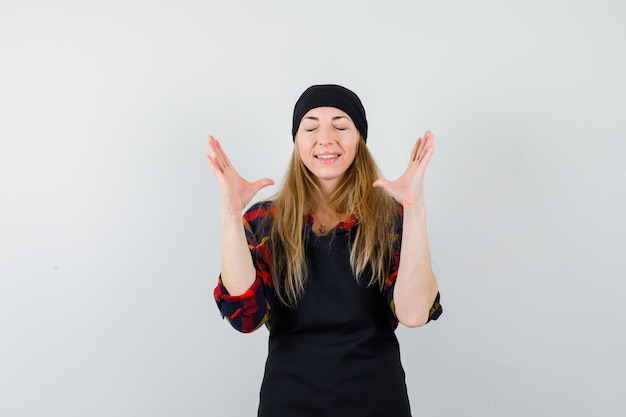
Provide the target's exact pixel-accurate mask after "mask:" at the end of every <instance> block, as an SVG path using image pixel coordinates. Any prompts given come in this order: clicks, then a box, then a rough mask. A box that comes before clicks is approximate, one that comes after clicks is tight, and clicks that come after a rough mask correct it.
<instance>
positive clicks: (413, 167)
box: [373, 130, 435, 209]
mask: <svg viewBox="0 0 626 417" xmlns="http://www.w3.org/2000/svg"><path fill="white" fill-rule="evenodd" d="M434 137H435V136H434V135H433V134H432V133H431V132H430V130H427V131H426V133H425V134H424V137H423V138H419V139H418V140H417V142H415V146H414V147H413V150H412V151H411V159H410V160H409V166H408V167H407V169H406V171H404V173H403V174H402V175H401V176H400V177H399V178H398V179H397V180H395V181H389V180H386V179H384V178H379V179H377V180H376V181H374V184H373V186H374V187H382V188H384V189H385V190H387V192H388V193H389V194H390V195H391V196H392V197H393V198H395V199H396V200H397V201H398V202H399V203H400V204H402V205H403V206H404V207H405V209H406V208H408V207H415V208H421V209H423V208H424V173H425V172H426V167H428V162H430V157H431V155H432V154H433V150H434V148H435V144H434V143H433V139H434Z"/></svg>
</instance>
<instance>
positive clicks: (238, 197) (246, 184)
mask: <svg viewBox="0 0 626 417" xmlns="http://www.w3.org/2000/svg"><path fill="white" fill-rule="evenodd" d="M206 158H207V162H208V163H209V167H211V171H213V174H214V175H215V177H216V178H217V181H218V182H219V184H220V191H221V198H222V210H224V211H225V212H230V213H234V214H239V215H240V214H241V212H242V211H243V209H244V208H245V207H246V206H247V205H248V203H249V202H250V200H252V197H254V196H255V194H256V193H257V192H258V191H259V190H260V189H261V188H263V187H267V186H269V185H273V184H274V181H272V180H271V179H269V178H262V179H260V180H256V181H254V182H250V181H247V180H245V179H244V178H242V177H241V176H240V175H239V174H238V173H237V171H236V170H235V168H233V166H232V165H231V163H230V160H229V159H228V157H227V156H226V153H224V150H223V149H222V146H221V145H220V143H219V142H218V141H217V139H215V138H214V137H213V136H209V154H208V155H207V156H206Z"/></svg>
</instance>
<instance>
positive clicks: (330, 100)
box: [291, 84, 367, 142]
mask: <svg viewBox="0 0 626 417" xmlns="http://www.w3.org/2000/svg"><path fill="white" fill-rule="evenodd" d="M317 107H335V108H337V109H339V110H342V111H344V112H346V113H347V114H348V116H350V118H351V119H352V121H353V122H354V125H355V126H356V128H357V129H358V131H359V133H361V136H363V140H365V141H366V142H367V119H366V118H365V109H364V108H363V104H362V103H361V100H359V97H358V96H357V95H356V94H354V93H353V92H352V91H350V90H348V89H347V88H345V87H342V86H340V85H335V84H324V85H314V86H311V87H309V88H307V89H306V90H305V91H304V93H302V95H301V96H300V98H299V99H298V101H297V102H296V105H295V107H294V109H293V125H292V127H291V134H292V136H293V140H296V132H297V131H298V128H299V127H300V122H301V121H302V118H303V117H304V115H305V114H306V113H307V112H308V111H309V110H311V109H315V108H317Z"/></svg>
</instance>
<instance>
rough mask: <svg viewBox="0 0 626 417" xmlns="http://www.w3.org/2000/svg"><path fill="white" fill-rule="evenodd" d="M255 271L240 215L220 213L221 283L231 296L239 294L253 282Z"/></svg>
mask: <svg viewBox="0 0 626 417" xmlns="http://www.w3.org/2000/svg"><path fill="white" fill-rule="evenodd" d="M255 277H256V271H255V269H254V265H253V263H252V255H251V254H250V249H249V248H248V242H247V240H246V234H245V231H244V228H243V222H242V221H241V215H240V214H236V213H230V212H229V213H223V214H222V273H221V278H222V284H223V285H224V287H226V290H227V291H228V293H229V294H230V295H232V296H237V295H241V294H243V293H244V292H246V291H247V290H248V289H249V288H250V287H251V286H252V284H253V283H254V280H255Z"/></svg>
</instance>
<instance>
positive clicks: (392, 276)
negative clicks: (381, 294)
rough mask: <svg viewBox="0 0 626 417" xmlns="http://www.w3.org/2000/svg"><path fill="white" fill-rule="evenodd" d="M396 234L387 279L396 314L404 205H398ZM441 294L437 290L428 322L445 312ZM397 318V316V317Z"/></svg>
mask: <svg viewBox="0 0 626 417" xmlns="http://www.w3.org/2000/svg"><path fill="white" fill-rule="evenodd" d="M394 232H395V234H396V236H397V238H396V241H395V242H394V245H393V254H392V257H391V269H390V272H389V276H388V277H387V281H386V283H385V287H386V289H387V302H388V303H389V306H390V307H391V311H393V314H394V315H395V314H396V306H395V303H394V300H393V291H394V289H395V286H396V278H397V277H398V268H399V266H400V248H401V247H402V206H399V207H398V219H397V221H396V226H395V231H394ZM440 299H441V296H440V294H439V292H437V296H436V297H435V301H434V302H433V305H432V306H431V307H430V311H429V313H428V320H427V321H426V323H428V322H429V321H431V320H437V319H438V318H439V316H441V314H442V313H443V307H442V306H441V303H440ZM396 319H397V318H396Z"/></svg>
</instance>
